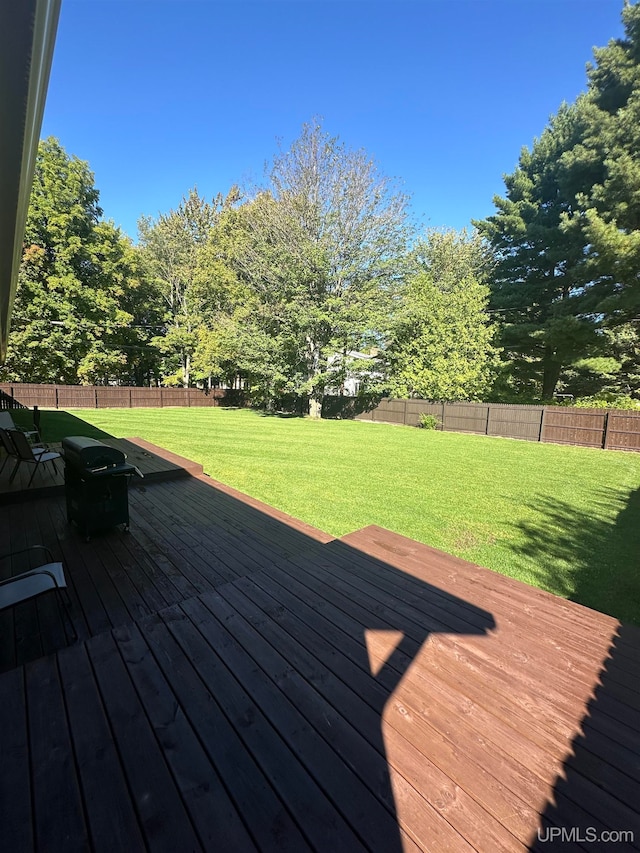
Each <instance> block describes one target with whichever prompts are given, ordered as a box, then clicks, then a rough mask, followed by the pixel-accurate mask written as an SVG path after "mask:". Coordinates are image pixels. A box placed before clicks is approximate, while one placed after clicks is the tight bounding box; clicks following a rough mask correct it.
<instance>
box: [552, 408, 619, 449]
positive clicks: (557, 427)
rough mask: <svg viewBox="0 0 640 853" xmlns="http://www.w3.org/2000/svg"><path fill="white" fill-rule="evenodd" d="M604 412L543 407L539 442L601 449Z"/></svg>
mask: <svg viewBox="0 0 640 853" xmlns="http://www.w3.org/2000/svg"><path fill="white" fill-rule="evenodd" d="M605 420H606V411H605V410H603V409H565V408H562V407H559V406H545V409H544V421H543V426H542V435H541V437H540V440H541V441H549V442H553V443H554V444H575V445H578V446H579V447H602V446H603V443H604V426H605Z"/></svg>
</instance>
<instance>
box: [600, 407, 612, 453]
mask: <svg viewBox="0 0 640 853" xmlns="http://www.w3.org/2000/svg"><path fill="white" fill-rule="evenodd" d="M610 414H611V412H609V411H608V410H607V411H606V412H605V413H604V429H603V430H602V449H603V450H606V449H607V439H608V438H609V415H610Z"/></svg>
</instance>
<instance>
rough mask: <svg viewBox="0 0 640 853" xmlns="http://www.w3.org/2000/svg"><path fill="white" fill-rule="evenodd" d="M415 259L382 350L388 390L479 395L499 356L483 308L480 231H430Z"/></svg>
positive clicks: (440, 396)
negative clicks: (390, 334)
mask: <svg viewBox="0 0 640 853" xmlns="http://www.w3.org/2000/svg"><path fill="white" fill-rule="evenodd" d="M413 260H414V264H415V271H414V272H413V274H412V275H411V276H410V277H409V278H408V280H407V284H406V287H405V289H404V291H403V294H402V307H401V308H400V310H399V311H398V315H397V318H396V322H395V328H394V332H393V338H392V340H391V342H390V345H389V347H388V351H387V355H388V358H389V364H390V381H389V391H390V393H391V394H393V395H395V396H398V397H410V396H418V397H424V398H426V399H431V400H446V401H453V400H476V399H482V397H483V396H484V394H485V392H486V391H487V390H488V388H489V386H490V381H491V378H492V372H493V369H494V367H495V362H496V357H497V350H496V349H495V347H494V346H493V338H494V327H493V326H492V324H491V323H490V322H489V318H488V315H487V313H486V308H487V302H488V298H489V289H488V287H487V286H486V284H485V283H484V282H485V281H486V278H487V273H488V271H489V269H490V265H491V259H490V256H489V254H488V253H487V251H486V247H485V246H484V244H483V242H482V240H481V238H480V236H479V235H478V234H477V233H474V234H472V235H468V234H467V233H466V232H465V231H462V232H460V233H458V232H456V231H452V230H449V231H444V232H440V231H430V232H429V233H428V234H427V238H426V240H424V241H421V242H420V243H419V244H418V245H417V246H416V248H415V250H414V254H413Z"/></svg>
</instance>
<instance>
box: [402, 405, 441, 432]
mask: <svg viewBox="0 0 640 853" xmlns="http://www.w3.org/2000/svg"><path fill="white" fill-rule="evenodd" d="M443 411H444V407H443V405H442V403H429V402H428V401H427V400H407V414H406V418H405V423H406V424H407V426H418V424H419V423H420V415H421V414H425V415H435V416H436V417H437V418H438V422H439V424H440V426H439V427H438V429H442V421H443Z"/></svg>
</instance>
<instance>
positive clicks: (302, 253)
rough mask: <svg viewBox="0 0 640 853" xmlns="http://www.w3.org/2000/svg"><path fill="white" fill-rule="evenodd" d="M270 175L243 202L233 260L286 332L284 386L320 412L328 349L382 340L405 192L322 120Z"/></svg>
mask: <svg viewBox="0 0 640 853" xmlns="http://www.w3.org/2000/svg"><path fill="white" fill-rule="evenodd" d="M268 178H269V180H268V186H267V187H266V188H264V189H262V190H261V191H259V192H258V193H256V194H255V196H254V197H253V199H252V200H251V202H250V203H249V204H247V205H246V206H245V211H244V214H245V232H244V239H243V241H242V244H241V245H238V247H237V249H238V250H237V251H236V254H235V257H234V263H235V267H236V269H237V270H238V273H239V275H240V277H241V278H243V279H244V281H246V282H247V283H248V284H249V286H250V287H251V289H252V291H253V293H254V294H255V295H256V297H257V298H258V301H259V303H260V305H261V308H262V311H261V318H262V321H263V325H262V330H263V331H264V332H265V333H266V334H267V335H269V336H272V337H273V336H275V337H277V338H278V339H279V341H280V343H279V346H278V347H276V350H277V352H278V354H279V357H280V358H284V359H285V360H286V364H285V365H283V364H280V365H278V366H274V367H277V369H274V370H273V371H272V373H273V376H274V377H276V376H278V377H280V380H278V385H279V390H289V391H293V392H295V393H297V394H303V395H305V396H307V397H308V400H309V412H310V414H311V415H312V416H314V417H319V416H320V412H321V407H322V398H323V395H324V391H325V388H326V387H327V386H330V385H331V384H332V369H331V361H330V359H331V356H332V355H333V354H335V353H344V354H346V353H348V352H350V351H352V350H356V349H359V348H361V347H363V346H366V345H368V343H369V342H374V341H377V340H379V336H380V327H381V325H382V326H383V325H384V323H385V322H386V321H385V317H386V316H387V314H388V310H389V305H390V303H391V300H392V299H393V294H394V292H395V289H396V287H397V284H398V281H399V280H400V279H401V276H402V263H403V256H404V254H405V251H406V244H407V238H408V226H407V210H406V208H407V198H406V196H405V195H404V194H402V193H401V192H399V191H397V189H396V188H395V185H394V182H393V181H391V180H390V179H388V178H386V177H384V176H382V175H381V174H380V173H379V171H378V169H377V168H376V166H375V164H374V163H373V161H372V160H371V159H370V158H369V157H368V156H367V155H366V154H365V153H364V152H363V151H351V150H348V149H347V148H346V147H345V146H344V145H343V144H342V143H340V142H339V141H338V139H337V138H334V137H330V136H329V135H328V134H326V133H325V132H324V131H323V130H322V127H321V125H320V124H319V123H318V122H316V121H314V122H312V123H311V124H306V125H304V126H303V128H302V133H301V136H300V138H299V139H298V140H296V141H295V142H294V143H293V145H292V146H291V148H290V149H289V150H288V151H285V152H282V151H281V152H280V153H279V154H278V155H277V156H276V157H275V158H274V160H273V163H272V165H271V168H270V170H269V173H268ZM283 377H286V381H285V380H284V379H283Z"/></svg>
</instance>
